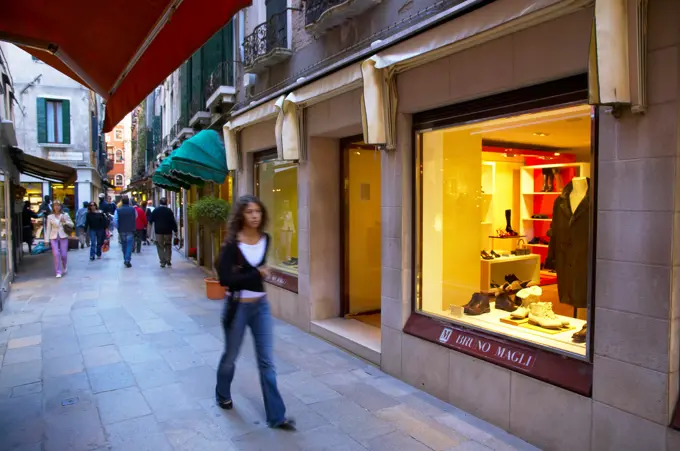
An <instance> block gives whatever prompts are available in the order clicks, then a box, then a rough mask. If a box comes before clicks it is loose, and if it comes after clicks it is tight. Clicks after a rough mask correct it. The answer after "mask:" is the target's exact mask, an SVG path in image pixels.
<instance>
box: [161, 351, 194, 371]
mask: <svg viewBox="0 0 680 451" xmlns="http://www.w3.org/2000/svg"><path fill="white" fill-rule="evenodd" d="M160 353H161V355H162V356H163V358H164V359H165V361H166V362H168V365H170V367H171V368H172V369H173V370H175V371H178V370H186V369H187V368H192V367H195V366H203V365H205V361H204V360H203V358H201V356H200V355H198V353H197V352H196V351H194V350H193V348H191V347H190V346H182V347H179V348H170V349H163V350H161V351H160Z"/></svg>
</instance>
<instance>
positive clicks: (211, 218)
mask: <svg viewBox="0 0 680 451" xmlns="http://www.w3.org/2000/svg"><path fill="white" fill-rule="evenodd" d="M230 209H231V205H229V202H227V201H226V200H224V199H219V198H216V197H204V198H202V199H198V200H197V201H196V202H194V203H192V204H190V205H189V207H188V209H187V214H188V215H189V219H190V220H192V221H194V222H196V223H198V224H199V225H201V226H203V227H204V228H205V229H207V230H208V231H215V230H217V229H219V228H220V226H221V225H222V224H224V223H225V222H227V219H228V218H229V210H230Z"/></svg>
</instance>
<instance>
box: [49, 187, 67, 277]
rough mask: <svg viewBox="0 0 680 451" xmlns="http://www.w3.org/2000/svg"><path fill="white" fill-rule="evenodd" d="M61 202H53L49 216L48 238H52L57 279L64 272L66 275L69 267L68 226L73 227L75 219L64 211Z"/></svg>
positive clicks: (51, 243)
mask: <svg viewBox="0 0 680 451" xmlns="http://www.w3.org/2000/svg"><path fill="white" fill-rule="evenodd" d="M61 209H62V205H61V202H59V201H58V200H55V201H54V202H52V211H53V213H52V214H51V215H49V216H48V217H47V235H46V236H47V239H49V240H50V245H51V246H52V256H53V257H54V272H55V273H56V274H57V279H60V278H61V276H62V274H63V275H66V272H67V271H68V268H67V267H66V263H67V256H66V253H67V252H68V237H69V235H70V233H68V232H67V231H66V230H65V227H66V228H71V229H72V228H73V221H72V220H71V217H70V216H69V215H67V214H66V213H63V212H62V210H61Z"/></svg>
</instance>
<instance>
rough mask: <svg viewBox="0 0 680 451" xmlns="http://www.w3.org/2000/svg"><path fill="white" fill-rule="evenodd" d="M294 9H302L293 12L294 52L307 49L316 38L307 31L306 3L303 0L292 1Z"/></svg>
mask: <svg viewBox="0 0 680 451" xmlns="http://www.w3.org/2000/svg"><path fill="white" fill-rule="evenodd" d="M291 6H292V7H293V8H300V10H301V11H299V12H298V11H293V19H292V21H293V23H292V24H291V25H292V29H293V51H296V50H300V49H302V48H304V47H307V46H308V45H309V44H311V43H313V42H314V40H315V39H314V36H313V35H312V34H310V33H307V30H305V13H304V2H303V1H302V0H292V5H291Z"/></svg>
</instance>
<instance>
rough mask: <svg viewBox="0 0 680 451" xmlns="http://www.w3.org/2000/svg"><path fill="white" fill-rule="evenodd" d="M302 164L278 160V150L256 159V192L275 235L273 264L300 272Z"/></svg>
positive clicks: (271, 262) (270, 261) (289, 271)
mask: <svg viewBox="0 0 680 451" xmlns="http://www.w3.org/2000/svg"><path fill="white" fill-rule="evenodd" d="M297 171H298V164H297V163H295V162H289V161H277V160H276V154H274V155H272V154H271V153H269V154H262V155H261V156H259V158H257V159H256V162H255V194H256V195H257V196H258V197H259V198H260V199H261V200H262V202H263V203H264V205H265V206H266V207H267V210H268V213H269V226H268V232H269V234H270V235H271V238H272V242H271V244H270V252H269V256H268V263H269V265H270V266H271V267H272V268H274V269H277V270H280V271H283V272H286V273H290V274H295V275H297V273H298V255H297V249H298V242H297V232H298V215H297V204H298V202H297V193H298V191H297Z"/></svg>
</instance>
